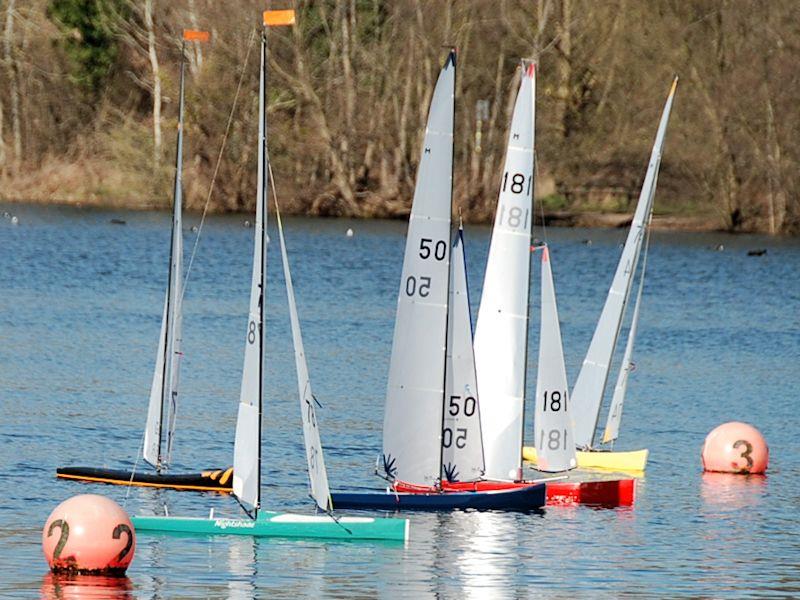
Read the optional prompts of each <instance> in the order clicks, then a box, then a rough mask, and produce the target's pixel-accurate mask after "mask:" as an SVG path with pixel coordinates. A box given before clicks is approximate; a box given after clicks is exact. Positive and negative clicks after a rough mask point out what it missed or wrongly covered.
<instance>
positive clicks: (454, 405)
mask: <svg viewBox="0 0 800 600" xmlns="http://www.w3.org/2000/svg"><path fill="white" fill-rule="evenodd" d="M460 400H461V396H450V404H449V405H448V409H447V412H448V413H449V414H450V416H451V417H457V416H458V415H459V413H461V414H463V415H464V416H465V417H471V416H472V415H474V414H475V408H476V407H477V405H478V403H477V401H476V400H475V398H473V397H472V396H467V397H466V398H464V402H463V403H459V401H460Z"/></svg>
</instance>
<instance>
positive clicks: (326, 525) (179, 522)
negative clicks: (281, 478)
mask: <svg viewBox="0 0 800 600" xmlns="http://www.w3.org/2000/svg"><path fill="white" fill-rule="evenodd" d="M131 520H132V521H133V526H134V527H135V528H136V532H137V533H141V532H158V533H174V534H190V535H191V534H195V535H252V536H257V537H283V538H319V539H328V540H398V541H405V540H407V539H408V519H382V518H372V517H340V518H339V519H337V521H338V523H337V521H334V520H333V519H332V518H331V517H329V516H327V515H297V514H292V513H277V512H266V511H262V512H261V513H259V515H258V519H256V520H255V521H254V520H252V519H228V518H211V519H202V518H194V517H133V518H132V519H131Z"/></svg>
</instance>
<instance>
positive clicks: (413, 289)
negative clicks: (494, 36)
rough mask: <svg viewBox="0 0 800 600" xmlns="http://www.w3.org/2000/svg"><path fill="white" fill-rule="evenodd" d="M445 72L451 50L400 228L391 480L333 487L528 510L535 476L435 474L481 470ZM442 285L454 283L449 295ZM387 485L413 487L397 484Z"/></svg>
mask: <svg viewBox="0 0 800 600" xmlns="http://www.w3.org/2000/svg"><path fill="white" fill-rule="evenodd" d="M455 75H456V54H455V51H451V52H450V54H449V56H448V57H447V60H446V62H445V64H444V67H443V68H442V70H441V73H440V74H439V79H438V81H437V83H436V87H435V89H434V92H433V97H432V99H431V107H430V112H429V115H428V123H427V128H426V131H425V139H424V143H423V149H422V156H421V159H420V164H419V170H418V174H417V185H416V190H415V193H414V201H413V204H412V208H411V216H410V218H409V225H408V233H407V236H406V247H405V256H404V259H403V272H402V278H401V282H400V290H399V294H398V301H397V317H396V320H395V330H394V338H393V343H392V355H391V360H390V365H389V381H388V386H387V392H386V409H385V414H384V426H383V454H382V457H381V459H380V463H381V465H380V469H381V471H382V473H381V475H382V476H383V477H384V478H385V479H387V480H388V481H389V482H390V483H391V484H392V485H393V486H395V489H390V490H387V491H386V492H382V493H345V492H340V493H334V494H333V502H334V505H336V506H338V507H345V508H365V509H396V510H401V509H406V510H452V509H459V508H461V509H466V508H474V509H500V510H529V509H532V508H538V507H540V506H542V505H543V504H544V486H542V485H530V486H527V487H525V488H522V489H517V490H511V491H491V492H448V491H446V490H444V489H443V488H442V480H443V479H446V478H448V477H453V476H455V474H456V473H457V472H461V471H463V472H464V473H465V475H466V477H470V478H472V477H479V476H480V475H481V474H482V472H483V448H482V445H481V434H480V419H479V417H478V415H479V411H478V405H477V390H476V389H475V388H476V385H475V372H474V362H473V358H472V352H471V351H466V352H465V351H463V348H464V344H463V342H464V341H465V340H469V338H471V327H470V328H469V329H467V326H468V324H469V312H468V310H469V308H468V304H466V302H467V298H466V277H465V271H464V268H463V264H464V262H463V249H462V247H461V243H462V242H463V240H462V238H461V235H460V234H459V236H457V238H456V246H455V249H457V252H456V256H457V258H455V259H453V264H460V265H462V267H461V269H460V272H453V271H451V253H450V242H449V240H450V237H451V233H450V226H451V223H450V221H451V212H452V167H453V127H454V113H455ZM459 253H460V256H458V255H459ZM459 278H460V279H459ZM451 286H459V287H460V289H459V288H457V294H458V295H455V296H454V295H453V294H451ZM465 306H466V310H467V313H466V316H464V312H463V311H464V307H465ZM454 327H459V329H458V330H456V329H454ZM451 344H453V347H452V348H450V345H451ZM397 484H402V485H405V486H410V487H412V488H417V489H419V490H420V491H421V492H422V493H413V492H401V491H399V487H397Z"/></svg>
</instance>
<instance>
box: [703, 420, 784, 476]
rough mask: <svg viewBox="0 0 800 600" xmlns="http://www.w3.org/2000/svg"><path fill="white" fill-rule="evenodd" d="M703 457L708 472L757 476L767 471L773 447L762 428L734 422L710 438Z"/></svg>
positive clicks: (720, 428)
mask: <svg viewBox="0 0 800 600" xmlns="http://www.w3.org/2000/svg"><path fill="white" fill-rule="evenodd" d="M700 456H701V458H702V460H703V469H704V470H705V471H714V472H718V473H741V474H745V475H746V474H750V473H752V474H757V473H763V472H764V471H766V470H767V465H768V464H769V447H768V446H767V442H766V441H765V440H764V436H763V435H761V432H760V431H759V430H758V429H756V428H755V427H753V426H752V425H748V424H747V423H740V422H738V421H732V422H730V423H723V424H722V425H720V426H719V427H717V428H715V429H714V430H713V431H711V433H709V434H708V435H707V436H706V441H705V442H704V443H703V450H702V452H701V455H700Z"/></svg>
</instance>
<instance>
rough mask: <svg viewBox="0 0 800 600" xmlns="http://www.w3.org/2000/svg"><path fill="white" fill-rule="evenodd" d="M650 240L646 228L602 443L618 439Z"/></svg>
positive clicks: (632, 367) (631, 363)
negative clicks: (623, 351) (631, 315)
mask: <svg viewBox="0 0 800 600" xmlns="http://www.w3.org/2000/svg"><path fill="white" fill-rule="evenodd" d="M649 240H650V230H649V228H648V231H647V237H646V238H645V243H644V250H643V252H642V270H641V272H640V273H639V290H638V291H637V292H636V303H635V304H634V305H633V317H632V318H631V328H630V330H629V331H628V341H627V343H626V344H625V354H624V355H623V357H622V365H621V366H620V369H619V376H618V377H617V385H615V386H614V396H613V397H612V398H611V407H610V408H609V410H608V418H607V419H606V428H605V430H604V431H603V443H604V444H607V443H609V442H613V441H614V440H616V439H617V437H619V424H620V422H621V421H622V406H623V404H624V403H625V393H626V392H627V390H628V377H629V376H630V374H631V371H633V369H634V364H633V344H634V342H635V341H636V332H637V330H638V327H639V307H640V306H641V304H642V292H643V291H644V274H645V271H646V270H647V247H648V245H649Z"/></svg>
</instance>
